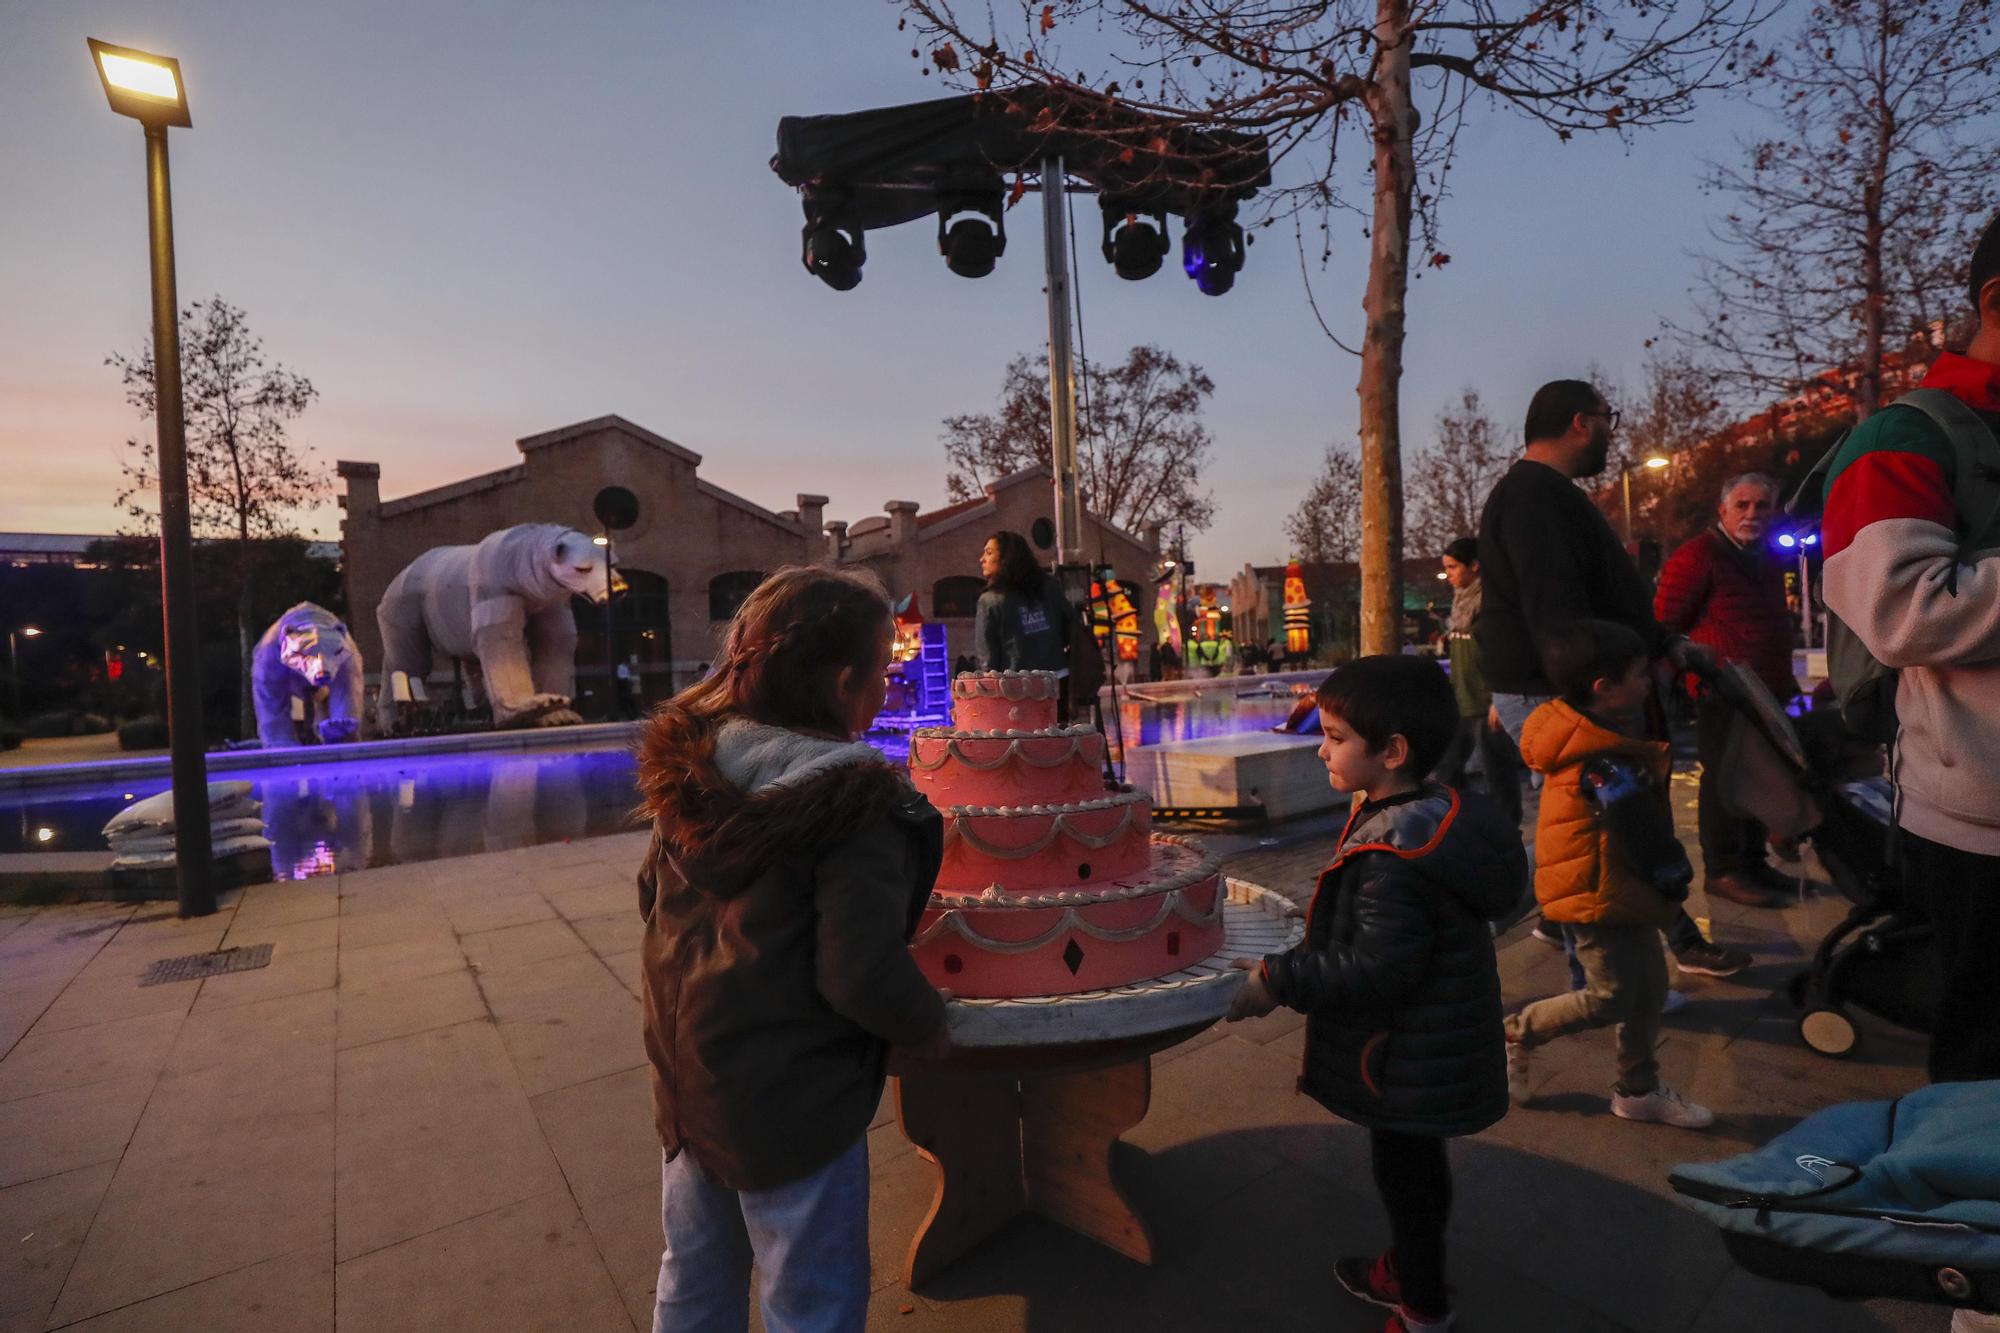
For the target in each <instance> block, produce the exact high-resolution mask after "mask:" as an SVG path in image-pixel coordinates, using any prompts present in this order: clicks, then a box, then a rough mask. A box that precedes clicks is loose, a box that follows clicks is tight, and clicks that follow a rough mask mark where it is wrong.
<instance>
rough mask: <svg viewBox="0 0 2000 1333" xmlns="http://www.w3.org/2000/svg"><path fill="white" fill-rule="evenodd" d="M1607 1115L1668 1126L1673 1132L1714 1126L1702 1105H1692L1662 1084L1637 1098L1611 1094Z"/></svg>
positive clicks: (1710, 1113)
mask: <svg viewBox="0 0 2000 1333" xmlns="http://www.w3.org/2000/svg"><path fill="white" fill-rule="evenodd" d="M1611 1114H1613V1115H1615V1116H1617V1117H1619V1118H1620V1119H1621V1120H1638V1121H1642V1122H1645V1123H1648V1124H1658V1125H1672V1126H1674V1127H1675V1128H1676V1129H1707V1128H1708V1127H1709V1126H1710V1125H1712V1124H1714V1123H1715V1112H1713V1111H1711V1110H1709V1109H1708V1108H1707V1107H1706V1106H1696V1105H1695V1104H1694V1103H1693V1102H1691V1101H1689V1100H1688V1099H1687V1098H1685V1097H1683V1096H1681V1095H1680V1094H1679V1093H1678V1092H1675V1091H1674V1090H1673V1089H1672V1088H1670V1087H1668V1086H1667V1085H1666V1084H1664V1083H1662V1084H1660V1086H1659V1087H1657V1088H1654V1089H1653V1090H1652V1091H1651V1092H1649V1093H1646V1094H1645V1095H1644V1096H1641V1097H1627V1096H1626V1095H1625V1094H1624V1093H1622V1092H1615V1091H1614V1092H1613V1093H1612V1094H1611Z"/></svg>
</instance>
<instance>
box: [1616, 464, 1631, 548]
mask: <svg viewBox="0 0 2000 1333" xmlns="http://www.w3.org/2000/svg"><path fill="white" fill-rule="evenodd" d="M1618 480H1619V481H1621V482H1623V483H1624V486H1625V544H1626V545H1627V546H1630V545H1631V544H1632V465H1631V464H1630V463H1620V464H1619V465H1618Z"/></svg>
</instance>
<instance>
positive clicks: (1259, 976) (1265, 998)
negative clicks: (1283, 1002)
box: [1223, 958, 1278, 1023]
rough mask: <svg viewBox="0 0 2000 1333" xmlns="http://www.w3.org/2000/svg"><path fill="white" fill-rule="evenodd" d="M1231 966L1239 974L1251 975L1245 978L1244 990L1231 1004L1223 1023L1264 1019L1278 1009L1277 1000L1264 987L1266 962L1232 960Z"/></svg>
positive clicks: (1268, 989)
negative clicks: (1245, 1019) (1247, 1019)
mask: <svg viewBox="0 0 2000 1333" xmlns="http://www.w3.org/2000/svg"><path fill="white" fill-rule="evenodd" d="M1229 965H1230V966H1231V967H1233V968H1235V969H1236V970H1237V971H1239V972H1248V973H1249V974H1250V975H1249V976H1247V977H1245V978H1243V986H1242V989H1240V990H1238V991H1237V992H1236V998H1235V999H1233V1000H1231V1001H1230V1002H1229V1012H1228V1013H1226V1014H1224V1015H1223V1021H1225V1022H1229V1023H1234V1022H1236V1021H1238V1020H1239V1019H1244V1018H1262V1017H1263V1016H1264V1015H1265V1014H1268V1013H1270V1012H1271V1011H1272V1010H1273V1009H1276V1008H1277V1007H1278V1001H1277V999H1276V998H1275V997H1274V996H1273V995H1272V994H1271V991H1270V988H1269V987H1267V986H1265V985H1264V960H1263V959H1261V958H1232V959H1230V960H1229Z"/></svg>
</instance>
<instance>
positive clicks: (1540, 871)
mask: <svg viewBox="0 0 2000 1333" xmlns="http://www.w3.org/2000/svg"><path fill="white" fill-rule="evenodd" d="M1542 652H1543V659H1544V663H1545V666H1546V670H1547V672H1548V676H1549V680H1550V682H1551V683H1553V684H1554V685H1555V687H1556V688H1557V689H1558V690H1560V691H1561V692H1562V693H1561V697H1560V698H1557V699H1553V700H1551V701H1549V702H1548V703H1546V704H1543V705H1542V706H1541V707H1540V708H1538V709H1536V710H1535V711H1534V713H1533V714H1532V715H1530V716H1529V718H1528V721H1527V724H1526V725H1525V726H1524V727H1523V728H1522V730H1521V758H1522V759H1523V760H1525V761H1526V763H1527V765H1528V767H1530V768H1532V769H1534V770H1535V771H1536V772H1537V773H1540V774H1542V776H1543V785H1542V804H1541V813H1540V816H1539V818H1538V819H1537V821H1536V824H1535V898H1536V900H1537V901H1538V902H1539V903H1540V904H1541V907H1542V915H1543V917H1544V918H1545V919H1547V920H1550V921H1556V922H1561V923H1562V924H1564V925H1565V926H1567V927H1568V928H1569V930H1570V933H1571V935H1572V936H1573V937H1574V939H1575V941H1576V956H1577V960H1578V961H1579V962H1580V963H1581V964H1582V965H1583V973H1584V986H1583V989H1582V990H1576V991H1571V992H1569V993H1568V994H1566V995H1559V996H1556V997H1554V998H1553V999H1547V1000H1540V1001H1537V1002H1536V1003H1534V1004H1531V1005H1528V1006H1527V1007H1526V1008H1524V1009H1522V1010H1521V1011H1520V1012H1519V1013H1516V1014H1511V1015H1509V1016H1508V1018H1507V1021H1506V1033H1507V1091H1508V1093H1509V1095H1510V1096H1512V1097H1513V1099H1514V1101H1515V1102H1516V1104H1518V1105H1522V1106H1526V1105H1527V1104H1528V1103H1529V1102H1530V1101H1531V1100H1532V1099H1533V1090H1532V1085H1531V1084H1530V1081H1529V1067H1528V1053H1529V1052H1530V1051H1531V1050H1533V1049H1534V1048H1535V1047H1537V1046H1540V1045H1542V1044H1543V1043H1544V1042H1549V1041H1553V1040H1555V1039H1556V1038H1557V1037H1561V1036H1566V1035H1568V1034H1569V1033H1572V1032H1582V1031H1586V1030H1588V1029H1591V1028H1601V1027H1609V1026H1611V1025H1613V1024H1616V1025H1617V1028H1618V1081H1617V1084H1616V1086H1615V1087H1614V1089H1613V1091H1612V1096H1611V1112H1612V1114H1613V1115H1616V1116H1619V1117H1621V1118H1623V1119H1626V1120H1640V1121H1651V1122H1657V1123H1660V1124H1668V1125H1677V1126H1680V1127H1681V1128H1683V1129H1702V1128H1705V1127H1707V1126H1708V1125H1710V1124H1712V1123H1713V1122H1714V1120H1715V1116H1714V1114H1713V1113H1712V1112H1710V1111H1709V1110H1707V1109H1706V1108H1704V1107H1700V1106H1696V1105H1694V1104H1693V1103H1691V1102H1689V1101H1688V1100H1687V1099H1686V1098H1684V1097H1682V1096H1681V1095H1680V1094H1679V1093H1677V1092H1675V1091H1674V1090H1673V1089H1672V1088H1669V1087H1668V1086H1667V1085H1666V1084H1664V1083H1662V1082H1661V1081H1660V1068H1659V1063H1658V1061H1657V1060H1656V1059H1655V1058H1654V1054H1653V1051H1654V1047H1655V1046H1656V1045H1657V1044H1658V1042H1659V1035H1660V1006H1661V1004H1662V1002H1663V1001H1664V1000H1665V999H1666V996H1667V962H1666V957H1665V955H1664V954H1663V953H1662V952H1661V950H1660V938H1659V932H1660V930H1661V928H1663V927H1665V926H1667V925H1670V924H1671V923H1672V922H1673V920H1674V918H1675V917H1676V916H1677V915H1678V913H1679V909H1680V899H1681V898H1683V897H1685V896H1686V892H1687V887H1686V878H1687V877H1691V872H1687V876H1686V877H1683V875H1682V874H1681V873H1680V868H1681V867H1685V865H1686V857H1685V855H1684V854H1681V853H1679V849H1678V846H1677V845H1675V844H1674V843H1673V839H1672V833H1671V829H1672V814H1671V811H1669V810H1668V809H1667V808H1666V805H1665V802H1666V784H1667V778H1668V774H1669V773H1670V771H1671V768H1672V761H1671V757H1670V755H1669V752H1668V747H1667V745H1666V743H1665V742H1662V741H1649V740H1644V739H1641V737H1642V735H1643V731H1644V725H1643V722H1644V711H1645V706H1646V697H1647V693H1648V690H1649V689H1650V682H1649V681H1648V679H1647V675H1646V671H1647V656H1646V645H1645V644H1644V642H1643V641H1641V640H1640V638H1639V636H1638V635H1637V634H1636V633H1634V632H1633V631H1632V630H1631V629H1630V628H1628V627H1626V626H1624V625H1620V624H1615V623H1613V622H1610V621H1603V620H1580V621H1576V622H1575V623H1573V624H1571V625H1568V626H1566V627H1565V628H1564V629H1563V630H1561V631H1560V632H1558V633H1557V634H1554V635H1552V636H1550V637H1549V639H1548V640H1547V641H1546V642H1545V643H1544V645H1543V649H1542ZM1635 788H1636V789H1637V790H1636V791H1635V790H1633V789H1635ZM1621 791H1625V792H1629V793H1631V794H1629V795H1628V796H1626V798H1625V799H1623V800H1619V799H1615V794H1616V793H1619V792H1621ZM1635 811H1636V812H1637V814H1638V815H1639V818H1638V819H1637V820H1636V821H1633V820H1632V818H1631V816H1632V814H1633V813H1634V812H1635ZM1662 821H1664V826H1665V836H1664V845H1665V850H1666V855H1665V857H1663V856H1662V854H1661V853H1662V850H1663V848H1662V847H1661V846H1660V844H1661V843H1662V837H1661V836H1660V832H1659V830H1660V827H1661V824H1662ZM1635 822H1636V825H1637V826H1638V827H1637V829H1636V831H1635V829H1634V827H1633V825H1634V823H1635ZM1649 833H1650V834H1651V837H1650V839H1649V838H1648V836H1647V835H1648V834H1649ZM1648 841H1650V842H1651V843H1652V844H1654V845H1653V846H1651V847H1646V846H1645V844H1646V843H1647V842H1648ZM1642 853H1644V854H1642ZM1663 859H1664V860H1666V861H1669V862H1670V864H1666V865H1664V866H1663V865H1662V864H1661V863H1662V861H1663Z"/></svg>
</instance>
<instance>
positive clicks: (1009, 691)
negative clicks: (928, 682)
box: [951, 671, 1057, 702]
mask: <svg viewBox="0 0 2000 1333" xmlns="http://www.w3.org/2000/svg"><path fill="white" fill-rule="evenodd" d="M1056 693H1057V691H1056V673H1055V672H1053V671H982V672H978V673H976V674H975V673H973V672H970V671H968V672H967V673H966V674H964V675H963V676H959V677H957V678H956V679H954V680H953V681H952V682H951V694H952V697H953V698H954V699H1012V700H1015V701H1017V702H1018V701H1020V700H1022V699H1053V698H1055V697H1056Z"/></svg>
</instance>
